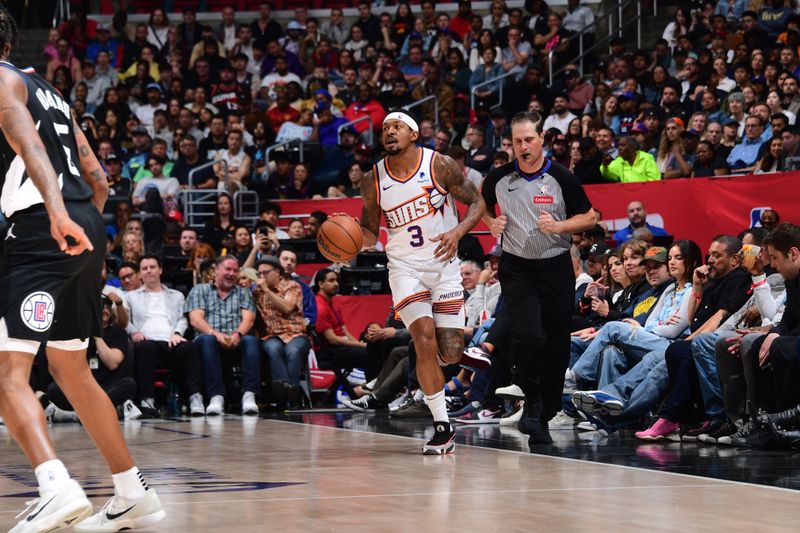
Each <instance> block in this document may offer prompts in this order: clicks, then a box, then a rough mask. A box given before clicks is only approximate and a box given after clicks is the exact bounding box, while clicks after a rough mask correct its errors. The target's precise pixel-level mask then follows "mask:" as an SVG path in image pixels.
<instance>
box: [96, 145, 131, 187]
mask: <svg viewBox="0 0 800 533" xmlns="http://www.w3.org/2000/svg"><path fill="white" fill-rule="evenodd" d="M103 168H104V169H105V171H106V180H107V181H108V192H109V195H110V196H114V197H115V198H130V196H131V180H129V179H127V178H123V177H122V160H121V159H120V158H119V156H118V155H117V154H115V153H114V152H111V153H110V154H108V155H107V156H106V158H105V161H103Z"/></svg>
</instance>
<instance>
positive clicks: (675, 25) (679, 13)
mask: <svg viewBox="0 0 800 533" xmlns="http://www.w3.org/2000/svg"><path fill="white" fill-rule="evenodd" d="M687 33H689V17H687V16H686V11H685V10H684V8H682V7H679V8H678V9H676V10H675V18H674V19H672V21H671V22H670V23H669V24H667V27H666V28H664V34H663V35H662V36H661V37H662V38H663V39H665V40H666V41H667V44H668V45H669V47H670V48H673V49H674V48H675V47H676V46H678V37H680V36H682V35H686V34H687Z"/></svg>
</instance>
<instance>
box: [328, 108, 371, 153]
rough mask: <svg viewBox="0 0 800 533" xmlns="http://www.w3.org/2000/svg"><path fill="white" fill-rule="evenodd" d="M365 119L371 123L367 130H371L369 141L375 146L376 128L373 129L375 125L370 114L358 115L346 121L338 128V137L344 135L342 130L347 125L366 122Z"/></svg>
mask: <svg viewBox="0 0 800 533" xmlns="http://www.w3.org/2000/svg"><path fill="white" fill-rule="evenodd" d="M365 120H366V121H367V122H368V123H369V128H368V129H367V132H369V142H368V144H369V145H370V146H374V145H375V137H374V129H373V126H374V125H373V124H372V117H371V116H369V115H364V116H363V117H358V118H357V119H355V120H351V121H350V122H345V123H344V124H342V125H341V126H339V129H338V130H336V137H337V138H339V137H341V136H342V130H343V129H345V128H346V127H348V126H352V125H353V124H358V123H359V122H364V121H365Z"/></svg>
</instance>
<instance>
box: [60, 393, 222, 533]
mask: <svg viewBox="0 0 800 533" xmlns="http://www.w3.org/2000/svg"><path fill="white" fill-rule="evenodd" d="M220 398H221V396H220ZM165 516H167V514H166V513H165V512H164V509H163V508H162V507H161V501H160V500H159V499H158V495H157V494H156V491H154V490H153V489H148V490H147V491H146V492H145V493H144V498H142V499H141V500H139V501H131V500H126V499H124V498H121V497H119V496H112V497H111V499H110V500H108V501H107V502H106V504H105V505H104V506H103V508H102V509H100V511H99V512H98V513H96V514H95V515H94V516H92V517H91V518H87V519H86V520H84V521H83V522H81V523H80V524H78V525H76V526H75V527H74V528H73V529H74V530H75V531H79V532H93V533H100V532H114V531H120V530H122V529H134V528H140V527H145V526H150V525H152V524H156V523H158V522H161V521H162V520H164V517H165Z"/></svg>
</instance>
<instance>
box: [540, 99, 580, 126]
mask: <svg viewBox="0 0 800 533" xmlns="http://www.w3.org/2000/svg"><path fill="white" fill-rule="evenodd" d="M568 105H569V97H568V96H567V95H566V94H564V93H559V94H557V95H556V97H555V99H554V100H553V108H552V112H551V113H550V114H549V115H548V116H547V118H546V119H545V121H544V126H543V130H544V131H547V130H549V129H550V128H558V130H559V131H560V132H561V133H563V134H564V135H566V134H567V130H568V129H569V123H570V122H572V120H573V119H575V118H578V117H576V116H575V115H574V114H573V113H571V112H570V111H569V109H568Z"/></svg>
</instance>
